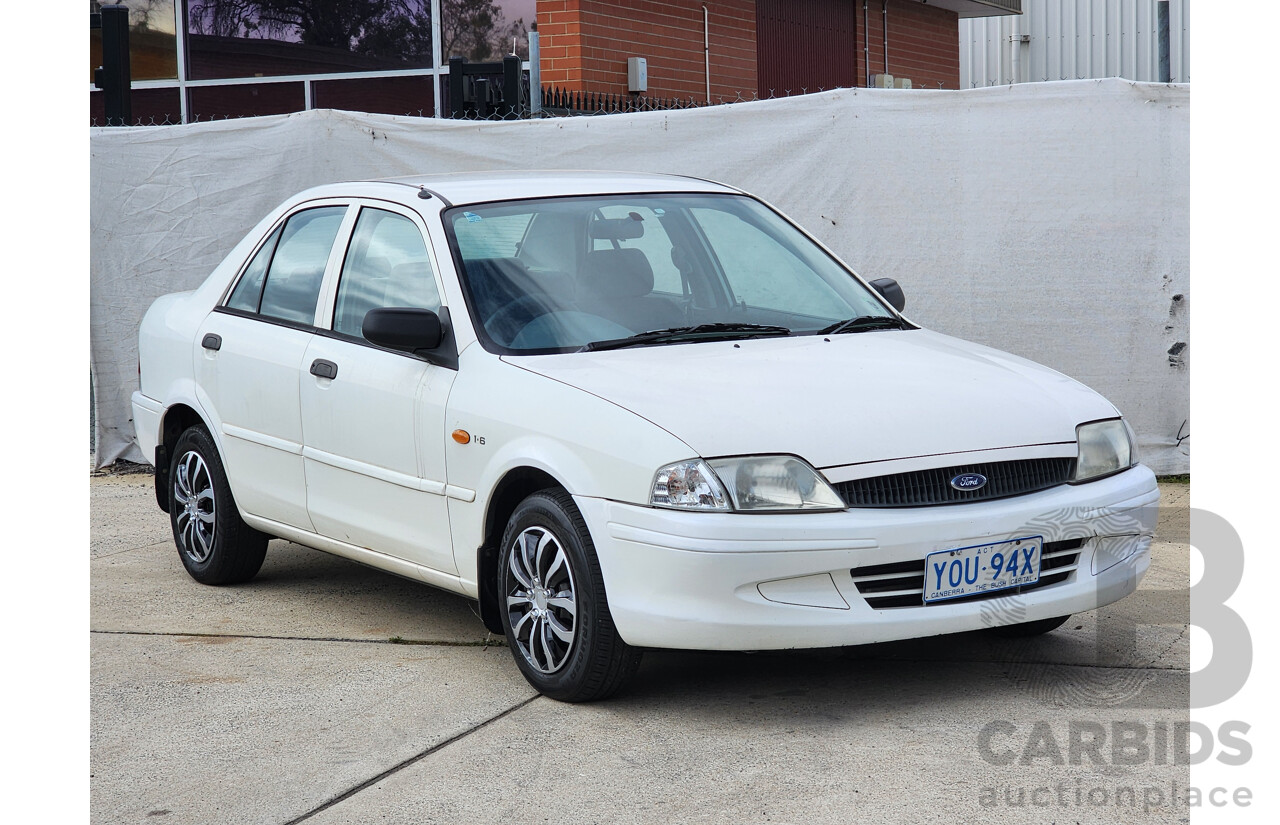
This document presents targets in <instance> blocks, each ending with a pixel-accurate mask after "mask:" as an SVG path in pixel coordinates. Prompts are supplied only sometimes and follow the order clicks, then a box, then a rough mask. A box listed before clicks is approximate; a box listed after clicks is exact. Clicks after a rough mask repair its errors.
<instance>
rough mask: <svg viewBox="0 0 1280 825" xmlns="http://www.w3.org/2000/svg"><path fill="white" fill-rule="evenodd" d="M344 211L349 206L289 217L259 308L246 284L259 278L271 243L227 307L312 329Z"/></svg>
mask: <svg viewBox="0 0 1280 825" xmlns="http://www.w3.org/2000/svg"><path fill="white" fill-rule="evenodd" d="M346 211H347V207H345V206H322V207H319V208H316V209H307V210H305V211H302V212H298V213H297V214H295V215H293V216H292V217H290V218H289V220H288V221H287V222H286V223H285V225H284V229H283V230H281V231H280V237H279V239H278V240H277V241H276V242H275V243H274V250H273V251H271V252H270V255H271V260H270V263H269V265H268V266H267V270H266V283H265V284H263V285H262V287H261V297H260V298H259V299H258V305H257V307H253V306H252V305H251V301H252V297H253V294H254V292H255V290H254V287H253V284H252V283H251V282H250V283H246V281H251V280H252V279H251V278H250V276H251V275H253V274H255V272H256V269H257V267H258V258H260V257H262V256H263V254H264V253H267V251H268V248H269V247H271V246H272V243H271V242H270V241H268V243H267V244H266V245H264V246H263V248H262V251H260V252H259V253H258V256H257V257H255V258H254V260H253V262H252V263H251V264H250V265H249V268H248V269H247V270H246V271H245V274H244V277H243V278H241V281H240V284H239V285H237V287H236V290H235V292H234V293H232V295H231V300H230V301H229V302H228V306H230V307H233V308H235V309H245V310H248V311H253V310H254V309H256V310H257V311H258V312H259V313H260V314H262V315H265V316H268V317H271V318H279V319H280V320H282V321H294V322H297V323H302V324H308V325H310V324H312V323H313V322H314V321H315V315H316V301H317V299H318V298H319V297H320V283H321V281H323V280H324V270H325V264H326V263H327V262H328V260H329V253H330V251H332V249H333V241H334V239H335V238H336V237H337V236H338V228H339V227H340V226H341V225H342V217H343V215H344V214H345V213H346ZM242 287H243V289H244V293H243V294H242V293H241V289H242Z"/></svg>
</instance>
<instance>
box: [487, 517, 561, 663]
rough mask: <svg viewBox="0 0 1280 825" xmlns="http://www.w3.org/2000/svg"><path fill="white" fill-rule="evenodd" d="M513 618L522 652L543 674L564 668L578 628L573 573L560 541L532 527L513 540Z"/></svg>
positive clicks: (509, 580) (509, 578)
mask: <svg viewBox="0 0 1280 825" xmlns="http://www.w3.org/2000/svg"><path fill="white" fill-rule="evenodd" d="M505 578H506V588H505V590H506V594H507V596H506V598H507V606H506V610H507V618H508V620H509V621H510V623H511V630H512V635H513V636H514V637H515V640H516V646H517V647H518V648H519V650H520V654H521V655H522V656H523V657H524V659H525V661H527V662H528V663H529V664H530V665H532V666H533V667H534V668H535V669H536V670H538V671H539V672H540V673H548V674H549V673H555V672H556V671H558V670H560V669H561V668H562V667H564V665H565V662H567V661H568V659H569V654H570V653H571V652H572V650H573V644H574V640H575V639H576V637H577V630H578V598H577V589H576V588H575V586H574V579H573V569H572V568H571V567H570V566H569V560H568V558H567V557H566V555H565V550H564V547H563V545H562V544H561V542H560V540H559V539H558V538H557V537H556V535H555V534H554V533H552V532H551V531H550V530H548V529H546V528H545V527H537V526H534V527H529V528H526V529H525V530H524V531H523V532H521V533H520V535H518V536H516V538H515V541H514V542H512V546H511V552H510V553H509V561H508V564H507V571H506V577H505Z"/></svg>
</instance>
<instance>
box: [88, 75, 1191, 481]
mask: <svg viewBox="0 0 1280 825" xmlns="http://www.w3.org/2000/svg"><path fill="white" fill-rule="evenodd" d="M1189 124H1190V88H1189V87H1188V86H1163V85H1156V84H1143V83H1131V82H1128V81H1122V80H1102V81H1094V80H1086V81H1067V82H1060V83H1035V84H1023V85H1018V86H1004V87H997V88H990V89H975V90H966V91H923V90H914V91H903V90H873V89H856V90H855V89H844V90H836V91H832V92H826V93H824V94H817V95H807V96H803V97H792V98H786V99H782V100H771V101H760V102H753V103H739V104H733V105H729V106H716V107H710V108H705V109H696V110H683V111H672V112H649V113H641V114H633V115H610V116H605V117H582V118H568V119H550V120H539V121H515V122H505V123H504V122H483V123H477V122H467V121H448V120H433V119H424V118H411V117H392V116H384V115H367V114H355V113H350V112H338V111H330V110H320V111H311V112H302V113H298V114H292V115H280V116H274V117H260V118H248V119H243V120H231V121H221V122H216V123H206V124H195V125H187V126H169V127H152V128H127V129H111V128H97V129H91V130H90V131H91V144H90V145H91V151H92V182H91V186H90V192H91V218H90V229H91V256H92V264H91V279H92V280H91V288H90V295H91V301H92V306H91V318H92V321H91V323H92V330H91V343H92V371H93V378H94V386H95V389H96V405H97V454H96V464H97V465H98V466H105V465H108V464H110V463H112V462H113V461H115V460H116V459H117V458H125V459H128V460H131V461H144V460H150V456H143V455H141V453H140V451H139V450H138V448H137V447H136V446H135V445H134V443H133V425H132V422H131V420H130V416H131V412H130V403H129V396H130V394H131V393H132V392H133V391H134V390H135V389H136V388H137V384H138V375H137V332H138V324H139V322H140V321H141V319H142V315H143V313H144V312H145V311H146V308H147V307H148V305H150V303H151V301H152V300H153V299H154V298H156V297H157V296H159V295H162V294H164V293H166V292H176V291H179V290H185V289H191V288H193V287H195V286H196V285H197V284H199V283H200V282H201V281H202V280H203V279H204V277H205V276H206V275H207V274H208V273H209V272H210V271H212V270H213V268H214V267H215V266H216V265H217V264H218V262H219V261H220V260H221V259H222V257H223V256H224V255H226V254H227V252H228V251H230V249H231V248H232V246H234V245H235V244H236V242H237V241H239V240H240V238H241V237H242V236H243V235H244V234H245V232H247V231H248V230H249V228H250V227H252V226H253V225H254V223H256V222H257V221H258V219H259V218H261V217H262V216H263V215H264V214H266V213H267V212H268V211H269V210H271V209H272V208H274V207H275V206H277V205H278V204H279V203H280V202H281V201H282V200H284V199H285V198H286V197H288V196H289V195H292V194H293V193H295V192H297V191H299V190H301V189H304V188H306V187H309V186H313V185H316V184H321V183H327V182H331V181H339V180H349V179H356V178H371V177H388V176H393V175H400V174H407V173H432V172H455V171H471V170H483V169H539V168H542V169H617V170H635V171H650V172H671V173H676V174H684V175H694V176H697V177H705V178H711V179H714V180H719V181H722V182H725V183H729V184H733V185H735V186H740V187H742V188H744V189H746V190H747V191H750V192H752V193H754V194H757V195H759V196H761V197H763V198H765V199H766V200H768V201H770V202H771V203H773V204H774V205H775V206H777V207H778V208H780V209H781V210H782V211H784V212H786V213H788V214H789V215H790V216H791V217H792V218H794V219H796V220H797V221H798V222H799V223H800V224H801V225H802V226H805V227H806V228H808V229H809V230H810V231H811V232H813V233H814V234H815V235H816V236H818V237H819V238H820V239H821V240H823V241H824V242H825V243H826V244H828V245H829V246H831V247H832V248H833V249H834V250H835V251H836V253H837V254H839V255H840V256H841V257H842V258H844V260H845V261H846V262H848V263H849V264H850V265H851V266H852V267H853V268H854V269H856V270H857V271H858V272H859V273H861V274H862V275H864V276H866V277H867V278H878V277H885V276H888V277H892V278H896V279H897V280H898V282H899V283H901V284H902V285H903V288H904V290H905V292H906V295H907V314H908V316H909V317H911V318H912V320H914V321H916V322H918V323H921V324H923V325H924V326H927V327H931V328H933V329H936V330H939V331H941V332H946V333H950V334H953V335H957V336H960V337H963V338H968V339H971V340H974V341H979V342H981V343H984V344H988V345H991V346H994V347H996V348H998V349H1003V350H1008V351H1010V352H1013V353H1016V354H1018V355H1022V356H1025V357H1027V358H1030V359H1032V360H1035V361H1039V362H1040V363H1043V364H1046V365H1048V366H1051V367H1053V368H1055V369H1058V370H1060V371H1062V372H1064V373H1066V374H1068V375H1070V376H1073V377H1075V378H1077V379H1079V380H1081V381H1083V382H1085V383H1086V384H1088V385H1090V386H1092V387H1094V388H1095V389H1097V390H1099V391H1100V392H1102V393H1103V394H1104V395H1106V396H1107V397H1108V398H1109V399H1110V400H1111V401H1112V402H1113V403H1115V404H1116V405H1117V406H1118V407H1119V408H1120V410H1121V411H1122V412H1123V413H1124V414H1125V415H1126V416H1127V417H1128V418H1129V420H1130V421H1131V422H1132V424H1133V427H1134V429H1135V430H1136V431H1137V434H1138V439H1139V442H1140V449H1141V452H1142V458H1143V460H1144V461H1145V462H1146V463H1147V464H1149V465H1150V466H1151V467H1152V468H1153V469H1155V470H1156V471H1157V472H1159V473H1184V472H1187V471H1188V469H1189V465H1190V441H1189V440H1188V439H1187V438H1186V436H1188V434H1189V433H1190V424H1189V422H1188V420H1187V419H1188V416H1189V403H1190V401H1189V383H1190V382H1189V373H1188V357H1189V352H1190V350H1189V347H1188V345H1189V330H1190V324H1189V314H1188V313H1189V303H1190V282H1189V256H1190V244H1189V240H1188V238H1189V229H1190V154H1189V152H1190V135H1189ZM1009 401H1010V403H1016V401H1017V399H1009ZM939 402H940V403H945V399H939Z"/></svg>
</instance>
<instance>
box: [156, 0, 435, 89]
mask: <svg viewBox="0 0 1280 825" xmlns="http://www.w3.org/2000/svg"><path fill="white" fill-rule="evenodd" d="M162 1H163V0H162ZM186 21H187V49H188V54H187V65H188V71H189V75H188V76H189V78H190V79H192V80H211V79H215V78H237V77H263V76H265V77H271V76H279V75H293V74H334V73H347V72H367V71H389V70H397V69H424V68H431V67H432V66H434V65H435V63H434V61H433V59H432V53H431V2H430V0H400V2H396V3H370V2H367V1H366V0H186Z"/></svg>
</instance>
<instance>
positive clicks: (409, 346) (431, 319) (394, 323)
mask: <svg viewBox="0 0 1280 825" xmlns="http://www.w3.org/2000/svg"><path fill="white" fill-rule="evenodd" d="M360 329H361V331H362V332H363V333H364V337H365V340H367V341H369V342H370V343H373V344H377V345H378V346H380V347H386V348H387V349H395V350H402V351H404V352H417V351H418V350H424V349H427V350H429V349H435V348H436V347H438V346H440V344H441V342H442V341H444V336H445V325H444V324H443V323H442V322H441V320H440V316H439V315H437V314H436V313H434V312H432V311H431V310H429V309H413V308H410V307H383V308H381V309H371V310H369V311H368V312H366V313H365V316H364V322H363V323H362V324H361V326H360Z"/></svg>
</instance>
